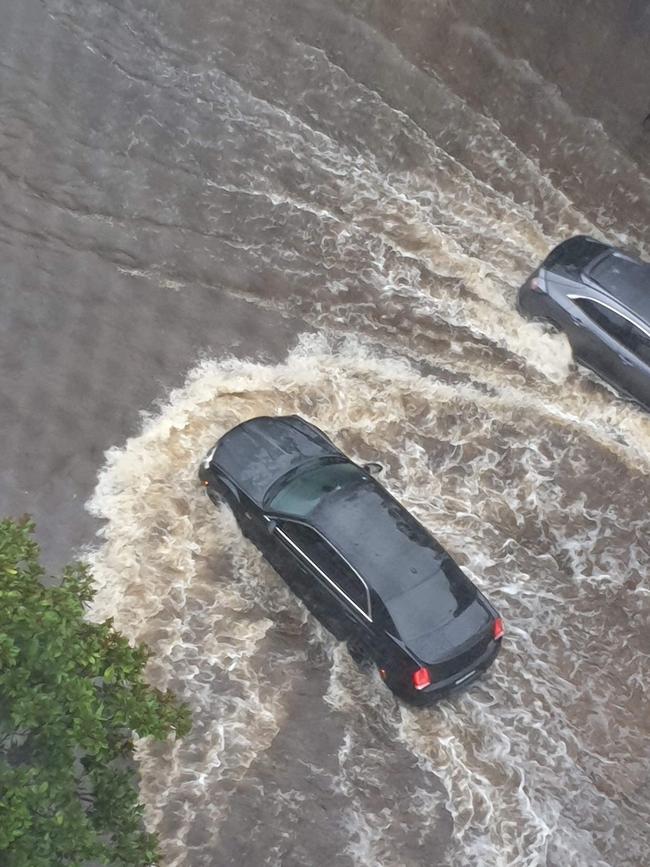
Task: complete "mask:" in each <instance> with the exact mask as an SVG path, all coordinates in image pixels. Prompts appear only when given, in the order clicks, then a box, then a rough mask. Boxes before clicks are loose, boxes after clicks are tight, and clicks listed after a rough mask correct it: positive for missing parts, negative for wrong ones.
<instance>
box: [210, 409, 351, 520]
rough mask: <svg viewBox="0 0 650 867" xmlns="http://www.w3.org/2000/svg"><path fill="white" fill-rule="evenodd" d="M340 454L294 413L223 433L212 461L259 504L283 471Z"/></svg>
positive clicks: (253, 420) (256, 419)
mask: <svg viewBox="0 0 650 867" xmlns="http://www.w3.org/2000/svg"><path fill="white" fill-rule="evenodd" d="M340 454H341V453H340V452H339V450H338V449H337V448H336V447H335V446H333V445H332V444H331V443H330V442H329V440H327V439H326V437H324V436H323V435H322V434H320V433H319V432H318V431H316V430H314V428H312V427H311V426H310V425H309V424H306V423H305V422H304V421H303V420H302V419H300V418H298V417H296V416H280V417H276V418H272V417H267V416H263V417H260V418H254V419H251V420H250V421H246V422H244V423H243V424H240V425H238V426H237V427H236V428H233V430H231V431H229V432H228V433H227V434H225V435H224V436H223V437H222V438H221V439H220V440H219V442H218V443H217V447H216V449H215V451H214V454H213V456H212V464H213V465H214V466H216V467H217V468H219V469H221V470H223V471H224V472H225V473H226V475H228V476H229V477H230V478H231V479H232V480H233V481H234V482H235V484H237V485H238V486H239V487H240V488H241V489H242V490H243V491H244V493H246V494H247V495H248V496H249V497H250V498H251V499H252V500H253V501H254V502H256V503H257V504H258V505H259V506H261V505H262V501H263V499H264V495H265V494H266V492H267V491H268V489H269V488H270V487H271V485H272V484H273V483H274V482H275V481H277V480H278V479H279V478H281V477H282V476H283V475H285V473H288V472H289V471H290V470H292V469H294V468H295V467H298V466H301V465H302V464H305V463H307V462H308V461H311V460H317V459H318V458H320V457H327V456H330V455H340Z"/></svg>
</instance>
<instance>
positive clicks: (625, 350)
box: [517, 235, 650, 410]
mask: <svg viewBox="0 0 650 867" xmlns="http://www.w3.org/2000/svg"><path fill="white" fill-rule="evenodd" d="M517 306H518V307H519V311H520V312H521V313H522V314H523V315H524V316H526V317H527V318H529V319H542V320H545V321H547V322H550V323H551V324H552V325H554V326H555V327H556V328H559V329H560V330H561V331H564V333H565V334H566V335H567V337H568V339H569V343H570V344H571V348H572V349H573V355H574V357H575V358H576V360H577V361H579V362H581V363H582V364H584V365H586V366H587V367H589V368H591V369H592V370H593V371H595V372H596V373H598V374H600V375H601V376H602V377H603V379H606V380H607V381H608V382H609V383H611V384H612V385H613V386H615V388H617V389H619V390H620V391H621V392H623V393H624V394H626V395H627V396H628V397H631V398H632V399H633V400H635V401H637V402H638V403H640V404H641V405H642V406H643V407H644V408H645V409H647V410H650V264H648V263H647V262H643V261H641V260H640V259H637V258H636V257H635V256H631V255H630V254H629V253H625V252H623V251H622V250H619V249H617V248H616V247H609V246H607V245H606V244H603V243H601V242H600V241H596V240H595V239H594V238H589V237H587V236H585V235H578V236H576V237H575V238H569V240H567V241H564V242H563V243H561V244H559V245H558V246H557V247H556V248H555V249H554V250H553V251H552V252H551V253H550V254H549V255H548V256H547V257H546V259H545V260H544V262H542V264H541V265H540V267H539V268H538V269H537V270H536V271H535V272H534V273H533V274H531V276H530V277H529V278H528V280H526V282H525V283H524V285H523V286H522V287H521V289H520V290H519V296H518V304H517Z"/></svg>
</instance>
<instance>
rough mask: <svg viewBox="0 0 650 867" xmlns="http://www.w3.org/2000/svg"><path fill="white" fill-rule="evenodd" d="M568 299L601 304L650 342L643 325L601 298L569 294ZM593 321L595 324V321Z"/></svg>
mask: <svg viewBox="0 0 650 867" xmlns="http://www.w3.org/2000/svg"><path fill="white" fill-rule="evenodd" d="M567 298H570V299H571V301H591V303H592V304H600V306H601V307H605V308H606V309H607V310H611V312H612V313H615V314H616V315H617V316H620V317H621V319H625V321H626V322H629V324H630V325H631V326H632V328H636V329H637V331H640V332H641V333H642V334H644V335H645V336H646V337H647V338H648V340H650V331H647V330H646V329H645V327H644V326H643V325H639V324H638V323H637V322H634V321H633V320H632V319H630V317H629V316H628V315H627V314H625V313H622V312H621V311H620V310H617V309H616V307H612V305H611V304H608V303H607V302H606V301H601V300H600V298H590V297H589V296H588V295H569V294H567ZM583 312H584V311H583ZM585 316H589V314H588V313H585ZM591 321H592V322H593V319H592V320H591ZM595 325H597V326H598V327H599V328H601V327H602V326H600V325H598V323H597V322H596V323H595ZM604 330H605V329H604V328H603V331H604ZM628 352H632V350H631V349H628ZM632 354H633V355H634V353H632Z"/></svg>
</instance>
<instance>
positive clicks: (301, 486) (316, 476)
mask: <svg viewBox="0 0 650 867" xmlns="http://www.w3.org/2000/svg"><path fill="white" fill-rule="evenodd" d="M361 476H363V472H362V470H361V469H359V467H357V466H356V465H355V464H352V463H347V462H344V463H326V464H319V465H317V466H316V467H313V468H312V469H309V470H305V471H304V472H302V473H300V474H299V475H297V476H295V477H294V478H292V479H291V480H290V481H288V482H287V483H286V484H285V485H283V486H282V488H281V489H280V490H279V491H278V492H277V493H276V494H273V495H272V496H271V499H270V500H269V501H268V503H267V504H266V508H268V509H271V510H273V511H275V512H283V513H284V514H287V515H295V517H297V518H306V517H307V515H309V513H310V512H311V511H312V510H313V509H314V508H315V507H316V505H318V503H319V502H320V500H321V499H322V498H323V497H324V496H325V495H326V494H330V493H332V492H333V491H338V490H341V489H342V488H344V487H346V486H347V485H349V484H350V483H351V482H354V481H356V480H358V479H359V478H360V477H361Z"/></svg>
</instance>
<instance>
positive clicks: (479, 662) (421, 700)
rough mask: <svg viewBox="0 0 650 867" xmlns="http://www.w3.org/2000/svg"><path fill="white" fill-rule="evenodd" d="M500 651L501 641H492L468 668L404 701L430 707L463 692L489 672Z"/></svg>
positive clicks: (415, 693) (417, 705) (411, 695)
mask: <svg viewBox="0 0 650 867" xmlns="http://www.w3.org/2000/svg"><path fill="white" fill-rule="evenodd" d="M500 650H501V639H499V640H498V641H494V640H493V641H491V642H490V644H489V645H488V647H487V649H486V650H485V652H484V653H483V654H482V655H481V656H479V657H477V658H476V659H475V660H474V662H473V663H472V664H471V665H469V666H467V668H465V669H463V670H462V671H458V672H456V674H454V675H453V676H452V677H449V678H447V679H446V680H440V681H437V682H435V683H432V684H431V686H428V687H427V688H426V689H423V690H420V691H418V690H415V689H414V690H411V691H409V694H408V695H404V696H403V699H404V701H406V702H407V703H408V704H412V705H414V706H416V707H427V706H428V705H432V704H435V703H436V702H437V701H439V700H440V699H441V698H445V697H446V696H448V695H452V694H454V693H456V692H462V691H463V690H464V689H467V687H469V686H470V685H471V684H473V683H474V682H475V681H477V680H478V679H479V678H480V677H481V676H482V675H483V674H484V673H485V672H486V671H487V669H488V668H489V667H490V666H491V665H492V663H493V662H494V660H495V659H496V658H497V656H498V655H499V651H500Z"/></svg>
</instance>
